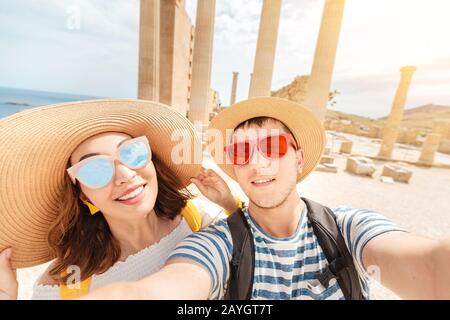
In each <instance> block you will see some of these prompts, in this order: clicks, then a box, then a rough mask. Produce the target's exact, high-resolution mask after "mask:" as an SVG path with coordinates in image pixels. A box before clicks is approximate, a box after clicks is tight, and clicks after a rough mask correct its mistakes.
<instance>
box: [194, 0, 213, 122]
mask: <svg viewBox="0 0 450 320" xmlns="http://www.w3.org/2000/svg"><path fill="white" fill-rule="evenodd" d="M215 6H216V1H215V0H198V2H197V18H196V22H195V38H194V57H193V61H192V82H191V103H190V109H189V119H190V120H191V121H192V122H194V121H201V122H202V123H208V122H209V113H210V112H211V111H212V103H211V99H210V98H211V95H210V87H211V63H212V52H213V39H214V14H215Z"/></svg>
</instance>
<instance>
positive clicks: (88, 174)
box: [77, 159, 114, 188]
mask: <svg viewBox="0 0 450 320" xmlns="http://www.w3.org/2000/svg"><path fill="white" fill-rule="evenodd" d="M113 174H114V168H113V167H112V165H111V162H110V161H108V160H106V159H93V160H92V161H89V162H87V163H86V164H85V165H83V166H82V167H81V168H80V169H79V170H78V174H77V178H78V180H79V181H80V182H81V183H83V184H85V185H87V186H88V187H91V188H102V187H104V186H106V185H107V184H108V183H109V182H110V181H111V179H112V176H113Z"/></svg>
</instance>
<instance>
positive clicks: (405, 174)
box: [381, 164, 412, 183]
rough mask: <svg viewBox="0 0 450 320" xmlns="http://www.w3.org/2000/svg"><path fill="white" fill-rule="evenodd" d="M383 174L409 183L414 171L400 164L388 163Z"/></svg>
mask: <svg viewBox="0 0 450 320" xmlns="http://www.w3.org/2000/svg"><path fill="white" fill-rule="evenodd" d="M381 175H382V176H386V177H391V178H392V179H394V181H397V182H405V183H408V182H409V179H411V176H412V171H411V170H408V169H406V168H405V167H402V166H400V165H398V164H386V165H384V166H383V172H382V173H381Z"/></svg>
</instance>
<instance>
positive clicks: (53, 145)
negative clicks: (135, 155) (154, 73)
mask: <svg viewBox="0 0 450 320" xmlns="http://www.w3.org/2000/svg"><path fill="white" fill-rule="evenodd" d="M103 132H123V133H126V134H128V135H130V136H132V137H137V136H142V135H145V136H147V138H148V140H149V142H150V146H151V148H152V153H154V154H155V155H156V156H157V157H158V158H159V159H161V160H162V161H163V162H164V163H165V164H166V165H167V166H168V167H169V168H171V169H172V170H173V171H174V173H175V174H176V175H177V177H178V178H179V179H180V181H181V183H182V185H183V186H187V185H188V184H189V183H190V181H189V180H190V178H191V177H195V176H197V175H198V173H199V171H200V168H201V143H200V140H199V139H198V137H197V134H196V133H195V129H194V127H193V126H192V124H191V123H190V122H189V120H187V119H186V117H185V116H183V115H182V114H181V113H179V112H178V111H176V110H174V109H173V108H170V107H168V106H166V105H163V104H160V103H156V102H152V101H144V100H125V99H123V100H122V99H118V100H90V101H82V102H72V103H64V104H58V105H51V106H46V107H41V108H33V109H30V110H27V111H23V112H19V113H17V114H14V115H12V116H10V117H7V118H4V119H1V120H0V148H1V151H0V154H1V157H0V251H1V250H3V249H4V248H6V247H12V248H13V255H12V264H13V267H15V268H20V267H29V266H33V265H36V264H40V263H44V262H47V261H49V260H50V259H52V258H53V257H52V256H51V253H50V248H49V246H48V243H47V233H48V230H49V226H50V224H51V223H52V222H53V221H54V220H55V217H56V216H57V215H58V212H57V210H58V204H59V202H60V199H61V195H62V192H64V191H65V190H64V175H65V174H66V166H67V163H68V161H69V159H70V156H71V154H72V152H73V151H74V150H75V148H76V147H77V146H78V145H79V144H80V143H81V142H83V141H84V140H86V139H88V138H90V137H92V136H94V135H96V134H99V133H103ZM175 132H176V133H177V134H175V135H174V133H175ZM181 139H183V142H184V145H183V147H186V146H190V147H191V150H190V151H191V152H190V154H191V155H192V158H191V159H192V161H189V163H180V164H174V163H173V161H172V158H171V157H172V152H173V150H174V148H176V147H179V145H180V143H181V141H180V140H181ZM187 142H189V143H190V145H187V144H186V143H187ZM199 150H200V152H199ZM186 151H188V150H183V152H186Z"/></svg>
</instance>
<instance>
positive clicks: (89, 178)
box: [67, 136, 152, 189]
mask: <svg viewBox="0 0 450 320" xmlns="http://www.w3.org/2000/svg"><path fill="white" fill-rule="evenodd" d="M151 158H152V152H151V149H150V145H149V143H148V139H147V137H145V136H141V137H138V138H134V139H130V140H127V141H125V142H124V143H122V145H121V146H120V147H119V148H118V149H117V151H116V154H115V155H113V156H106V155H98V156H92V157H89V158H87V159H84V160H82V161H80V162H78V163H77V164H75V165H73V166H72V167H70V168H69V169H67V173H68V174H69V176H70V178H71V179H72V182H73V183H75V180H78V181H79V182H80V183H82V184H84V185H85V186H87V187H89V188H91V189H99V188H103V187H105V186H107V185H108V183H110V182H111V180H112V178H113V177H114V174H115V165H114V161H115V160H119V161H120V162H121V163H122V164H123V165H125V166H127V167H128V168H130V169H141V168H143V167H145V166H146V165H147V163H148V161H149V160H151Z"/></svg>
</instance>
